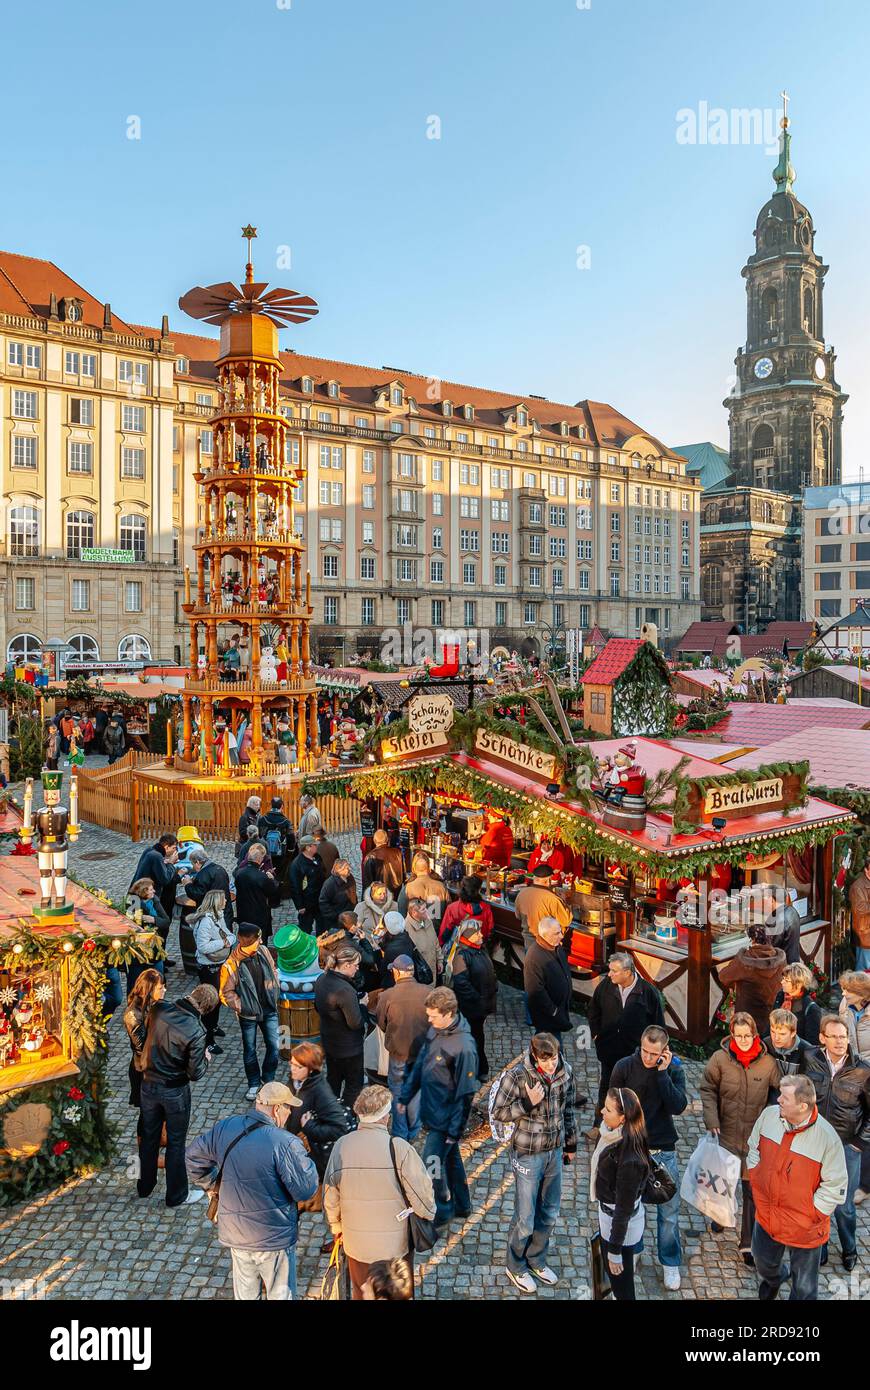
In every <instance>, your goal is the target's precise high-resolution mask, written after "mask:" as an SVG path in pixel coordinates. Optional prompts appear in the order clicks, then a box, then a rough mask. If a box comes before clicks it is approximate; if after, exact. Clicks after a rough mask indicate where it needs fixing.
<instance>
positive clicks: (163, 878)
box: [127, 832, 178, 920]
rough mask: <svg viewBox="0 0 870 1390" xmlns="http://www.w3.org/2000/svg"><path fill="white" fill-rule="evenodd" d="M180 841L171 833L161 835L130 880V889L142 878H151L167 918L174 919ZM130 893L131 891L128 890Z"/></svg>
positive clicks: (146, 853)
mask: <svg viewBox="0 0 870 1390" xmlns="http://www.w3.org/2000/svg"><path fill="white" fill-rule="evenodd" d="M177 862H178V840H177V839H176V837H175V836H174V835H172V834H170V833H169V832H167V834H165V835H161V836H160V839H159V840H158V841H157V843H156V845H151V846H150V848H148V849H146V850H145V851H144V852H143V854H141V855H140V857H139V863H138V864H137V865H136V872H135V874H134V875H133V877H132V878H131V880H130V888H132V886H133V884H134V883H135V882H136V881H137V879H140V878H150V880H151V882H152V883H153V884H154V887H155V890H156V892H157V897H158V898H159V899H160V905H161V907H162V908H163V911H164V912H165V913H166V915H167V917H169V918H170V920H171V918H172V913H173V911H174V909H175V886H176V884H177V882H178V869H177V868H176V864H177ZM127 891H128V892H129V891H130V889H128V890H127Z"/></svg>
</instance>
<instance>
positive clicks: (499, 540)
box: [491, 531, 511, 555]
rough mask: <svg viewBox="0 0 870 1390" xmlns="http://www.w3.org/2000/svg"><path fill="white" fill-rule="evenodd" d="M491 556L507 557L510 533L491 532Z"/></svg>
mask: <svg viewBox="0 0 870 1390" xmlns="http://www.w3.org/2000/svg"><path fill="white" fill-rule="evenodd" d="M491 542H492V553H493V555H509V554H510V548H511V533H510V531H493V533H492V536H491Z"/></svg>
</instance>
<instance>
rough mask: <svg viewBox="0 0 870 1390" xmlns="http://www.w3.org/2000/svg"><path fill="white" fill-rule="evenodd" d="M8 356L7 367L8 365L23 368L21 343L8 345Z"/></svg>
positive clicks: (22, 347)
mask: <svg viewBox="0 0 870 1390" xmlns="http://www.w3.org/2000/svg"><path fill="white" fill-rule="evenodd" d="M8 356H9V365H10V367H23V366H24V344H23V343H10V344H9V352H8Z"/></svg>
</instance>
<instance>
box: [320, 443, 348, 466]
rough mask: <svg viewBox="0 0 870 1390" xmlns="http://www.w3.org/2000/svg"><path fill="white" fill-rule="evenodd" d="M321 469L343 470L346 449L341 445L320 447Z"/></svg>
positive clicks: (323, 445) (322, 445)
mask: <svg viewBox="0 0 870 1390" xmlns="http://www.w3.org/2000/svg"><path fill="white" fill-rule="evenodd" d="M320 467H321V468H343V467H344V449H343V448H342V447H341V446H340V445H330V444H321V446H320Z"/></svg>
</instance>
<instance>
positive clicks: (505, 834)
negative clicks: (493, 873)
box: [480, 816, 514, 869]
mask: <svg viewBox="0 0 870 1390" xmlns="http://www.w3.org/2000/svg"><path fill="white" fill-rule="evenodd" d="M480 851H481V858H482V860H483V862H484V864H497V865H498V866H499V867H500V868H502V869H509V868H510V866H511V858H512V857H513V852H514V835H513V831H512V830H511V825H510V821H509V820H508V818H507V816H503V817H499V818H498V819H497V820H493V821H491V822H490V824H489V825H488V826H487V828H486V830H485V831H484V832H483V835H482V837H481V841H480Z"/></svg>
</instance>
